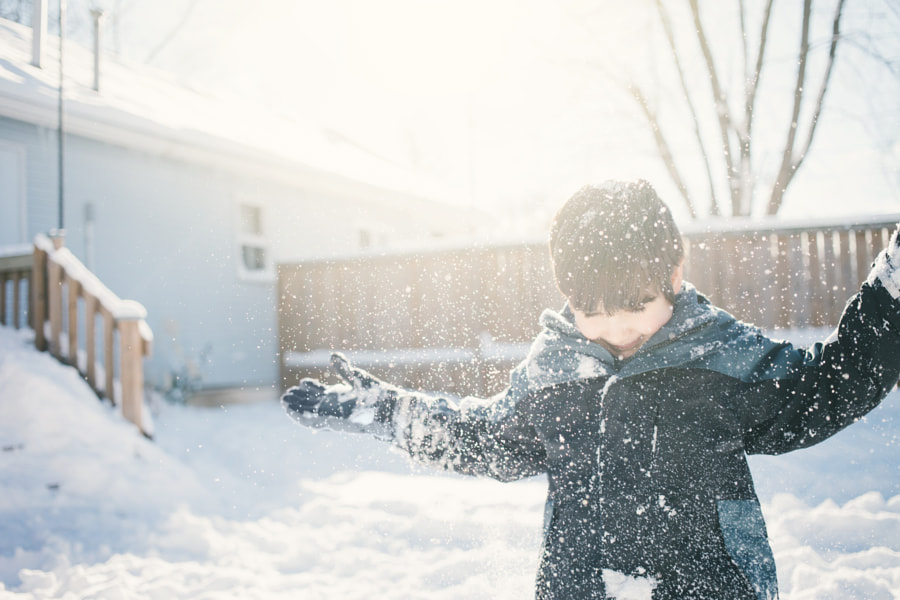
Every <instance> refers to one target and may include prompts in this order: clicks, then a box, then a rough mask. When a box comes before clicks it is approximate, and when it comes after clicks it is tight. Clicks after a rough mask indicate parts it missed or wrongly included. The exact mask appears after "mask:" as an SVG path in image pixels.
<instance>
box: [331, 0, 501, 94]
mask: <svg viewBox="0 0 900 600" xmlns="http://www.w3.org/2000/svg"><path fill="white" fill-rule="evenodd" d="M515 14H516V10H515V7H514V5H513V4H512V3H511V2H508V1H503V2H489V3H485V2H479V1H478V0H456V1H453V2H451V1H446V0H440V1H433V2H422V1H421V0H391V2H389V3H382V2H377V3H376V2H369V1H367V0H355V1H354V2H352V3H351V5H350V10H349V11H348V13H347V15H346V16H347V26H348V29H349V33H350V36H351V43H352V45H353V48H352V52H353V55H354V57H355V59H356V61H357V64H358V67H359V68H360V71H361V72H360V75H361V76H362V77H365V78H368V79H370V80H371V81H372V82H373V83H374V84H375V85H377V86H379V87H382V88H384V89H385V91H388V92H392V93H400V94H405V95H413V96H423V97H448V96H449V97H453V96H465V95H467V94H469V93H471V92H472V91H473V90H474V89H477V88H478V87H479V86H481V85H483V84H484V83H485V81H486V79H487V78H489V77H490V76H491V75H492V73H494V72H495V71H496V70H497V69H499V68H501V67H502V64H503V63H504V62H505V61H507V60H509V59H510V58H511V56H512V53H513V52H515V51H516V48H515V47H514V46H515V44H516V42H515V39H514V34H515V32H514V15H515Z"/></svg>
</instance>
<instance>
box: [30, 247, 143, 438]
mask: <svg viewBox="0 0 900 600" xmlns="http://www.w3.org/2000/svg"><path fill="white" fill-rule="evenodd" d="M32 268H33V273H32V277H31V281H32V286H31V301H32V308H31V318H30V321H31V324H32V327H33V328H34V343H35V346H36V347H37V348H38V349H39V350H42V351H49V352H50V354H52V355H53V356H55V357H56V358H57V359H59V360H60V361H62V362H65V363H67V364H70V365H72V366H74V367H76V368H77V369H78V371H79V372H80V373H81V374H82V375H83V376H84V378H85V379H86V380H87V382H88V384H90V386H91V387H92V388H93V389H94V390H95V391H96V392H97V393H98V394H101V395H103V396H105V397H107V398H108V399H109V400H110V401H111V402H113V403H114V404H116V405H118V406H121V408H122V415H123V416H124V417H125V418H126V419H128V420H129V421H131V422H132V423H134V424H135V425H137V427H138V428H139V429H140V430H141V431H142V432H143V433H144V434H145V435H149V432H148V429H147V428H145V427H144V423H143V417H142V413H143V399H144V365H143V359H144V357H145V356H149V354H150V351H151V348H152V344H153V333H152V332H151V331H150V327H149V326H148V325H147V322H146V321H145V318H146V317H147V311H146V310H145V309H144V307H143V306H142V305H141V304H139V303H138V302H135V301H134V300H122V299H120V298H119V297H118V296H116V295H115V294H114V293H112V292H111V291H110V290H109V288H107V287H106V286H105V285H103V283H102V282H100V280H99V279H97V277H96V276H95V275H94V274H93V273H91V272H90V271H89V270H88V269H87V268H86V267H85V266H84V265H83V264H82V263H81V261H79V260H78V259H77V258H76V257H75V255H74V254H72V253H71V252H70V251H69V250H68V249H67V248H64V247H63V246H62V238H60V237H56V238H53V239H51V238H49V237H47V236H45V235H38V236H37V237H36V238H35V240H34V257H33V264H32ZM98 317H99V321H100V330H101V335H100V336H99V337H98V336H97V329H98V327H97V321H98ZM82 331H83V334H84V336H83V338H82V337H81V335H79V334H80V333H81V332H82ZM117 342H118V343H117ZM101 355H102V360H98V356H101ZM117 371H118V379H117V378H116V374H117Z"/></svg>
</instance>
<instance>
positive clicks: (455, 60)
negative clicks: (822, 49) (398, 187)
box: [70, 0, 900, 216]
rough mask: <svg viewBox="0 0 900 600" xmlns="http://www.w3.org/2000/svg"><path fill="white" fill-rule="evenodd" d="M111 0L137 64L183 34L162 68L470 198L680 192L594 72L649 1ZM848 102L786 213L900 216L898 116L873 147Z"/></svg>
mask: <svg viewBox="0 0 900 600" xmlns="http://www.w3.org/2000/svg"><path fill="white" fill-rule="evenodd" d="M76 1H77V0H70V6H72V5H73V3H74V2H76ZM864 1H865V2H869V3H871V2H879V1H880V0H864ZM105 2H106V4H107V5H108V7H109V8H113V9H114V8H116V7H117V8H118V10H119V11H120V14H121V17H120V20H119V26H118V30H117V32H116V33H114V34H111V36H110V37H111V38H112V40H113V41H115V43H116V44H117V45H118V47H119V48H120V50H121V51H122V52H123V53H124V54H126V55H130V57H131V58H135V59H144V58H146V56H147V55H148V54H149V52H150V51H151V50H152V49H153V48H155V47H156V46H157V45H158V44H159V42H160V40H161V39H164V38H165V36H166V34H167V33H170V32H172V31H177V35H176V36H174V38H173V41H172V42H171V43H170V44H169V45H168V46H166V47H165V48H164V49H163V50H161V51H159V52H158V53H157V54H156V55H155V58H154V60H153V64H155V65H156V66H159V67H162V68H167V69H172V70H176V71H178V72H180V73H181V74H182V75H184V76H186V77H187V78H188V79H189V80H191V81H194V82H195V83H198V84H204V85H213V86H222V87H226V88H228V89H230V90H232V91H237V92H239V93H241V94H245V95H250V96H255V97H258V98H262V99H264V100H265V101H266V102H268V103H271V104H272V105H273V106H276V107H279V108H281V109H284V110H291V111H298V112H300V113H302V114H304V115H306V116H307V117H308V118H310V119H311V120H318V121H320V122H322V123H324V124H327V125H329V126H331V127H334V128H336V129H339V130H341V131H343V132H346V133H347V134H349V135H351V136H353V137H355V138H356V139H358V140H359V141H360V143H361V144H362V145H364V146H367V147H369V148H372V149H373V151H376V152H377V153H379V154H381V155H384V156H385V157H387V158H389V159H392V160H394V161H396V162H399V163H401V164H408V165H411V166H412V167H414V168H418V169H421V170H422V171H424V172H426V173H428V174H430V175H432V176H434V177H435V178H437V179H439V180H441V181H443V182H444V183H446V184H447V185H448V186H449V187H451V188H453V189H454V190H456V193H457V195H458V196H459V197H460V202H461V203H463V204H478V205H479V206H481V207H483V208H485V207H486V208H494V209H496V210H513V209H514V210H517V211H521V210H522V208H523V207H524V208H525V209H526V210H532V209H541V210H543V211H545V212H546V211H550V210H553V209H555V207H556V206H558V205H559V204H560V203H561V202H562V201H563V200H564V199H565V198H566V197H567V196H568V195H570V194H571V193H572V192H573V191H574V190H575V189H576V188H577V187H579V186H580V185H582V184H584V183H587V182H592V181H599V180H603V179H606V178H632V177H644V178H647V179H649V180H650V181H651V182H653V183H654V185H655V186H656V187H657V188H658V189H659V190H660V192H661V193H662V194H663V196H664V197H666V198H670V199H671V200H672V203H673V204H675V202H677V196H676V195H675V193H674V188H672V184H671V183H670V182H669V180H668V178H667V176H666V173H665V171H664V170H663V169H662V168H661V166H660V165H659V164H658V161H656V160H655V158H654V154H653V146H652V139H651V138H650V137H649V134H648V133H647V132H646V131H645V130H642V129H638V128H636V126H635V121H634V120H633V118H632V117H629V116H628V113H627V112H626V111H623V110H622V106H623V104H622V103H621V99H620V98H619V99H617V97H616V94H615V93H611V88H610V87H609V86H608V85H605V84H604V83H603V78H602V77H601V76H600V75H599V70H598V69H597V66H598V65H599V66H600V67H601V68H602V69H605V70H609V71H615V72H618V73H621V72H623V71H629V66H628V65H629V64H630V62H631V61H632V60H634V62H635V64H637V61H638V59H639V58H642V57H643V56H644V55H645V54H646V50H647V48H648V47H649V46H648V44H649V35H648V31H649V25H648V17H647V13H646V7H644V8H643V9H642V8H640V7H641V6H643V4H642V3H621V2H605V3H600V4H599V5H597V4H588V5H586V4H584V3H581V8H578V4H579V3H578V2H576V1H570V2H562V1H559V2H554V1H552V0H521V1H513V0H382V1H379V2H372V1H371V0H332V1H329V2H322V1H321V0H315V1H313V0H266V1H265V2H260V3H256V4H255V5H254V7H253V9H252V12H248V11H250V9H248V8H247V3H246V2H239V1H238V0H196V3H195V4H194V5H191V3H190V0H157V1H155V2H152V3H151V2H146V1H142V0H105ZM94 3H95V4H100V2H94ZM702 4H703V3H701V5H702ZM853 4H854V6H855V5H856V4H859V3H858V2H857V3H853ZM191 6H193V7H192V8H191ZM584 6H593V7H594V8H593V9H589V10H585V8H584ZM70 10H72V9H70ZM185 15H186V17H187V18H186V20H185V21H184V24H183V26H182V27H181V28H180V29H177V26H178V23H179V22H180V21H181V19H182V17H183V16H185ZM782 18H784V17H782ZM717 22H720V21H717ZM598 24H602V26H603V27H604V29H605V33H604V34H603V35H598V34H597V33H596V31H597V28H596V27H597V25H598ZM112 25H113V23H108V24H107V26H108V27H110V28H111V30H112V29H113V28H112ZM111 43H112V42H111ZM584 59H586V60H587V61H589V62H590V63H591V64H590V65H588V64H586V61H585V60H584ZM641 64H645V65H646V64H648V63H646V62H645V63H641ZM650 64H651V70H648V68H647V67H642V69H643V70H642V71H640V73H639V76H640V77H644V78H646V77H650V78H651V79H653V78H659V77H663V76H664V69H665V67H664V66H661V65H659V64H653V63H650ZM630 69H631V71H632V72H634V71H635V69H636V67H631V68H630ZM843 84H844V85H845V87H847V88H852V87H853V86H856V87H859V85H860V84H859V80H858V79H857V80H853V79H852V78H851V79H845V80H844V81H843ZM896 88H897V86H896V82H894V85H893V87H889V88H888V89H891V90H896ZM844 95H845V96H846V93H844ZM833 96H834V97H835V98H836V99H837V98H840V96H839V95H838V94H837V93H835V94H833ZM876 96H877V94H865V95H864V97H868V99H869V100H867V101H871V99H872V98H874V97H876ZM890 98H895V96H894V95H891V96H890ZM841 102H842V104H843V105H842V106H839V107H838V110H837V111H835V113H834V114H835V115H836V116H835V118H834V120H833V121H830V122H824V123H823V125H822V126H821V127H820V129H819V131H818V133H817V140H816V143H817V145H816V146H814V149H813V150H814V155H812V156H814V157H815V158H816V160H808V161H807V163H806V164H805V165H804V167H803V170H802V171H801V174H800V175H799V176H798V178H797V181H795V182H794V183H793V184H792V185H793V188H792V191H793V193H792V195H791V196H789V201H788V203H787V205H786V206H785V209H784V212H783V214H785V215H791V214H793V215H794V216H799V215H803V214H808V212H809V210H810V208H812V207H814V208H815V210H817V211H820V212H821V211H822V210H825V209H827V210H828V211H830V212H833V213H847V212H857V213H858V212H860V211H862V212H869V213H885V212H897V211H900V193H898V192H897V191H896V190H897V185H896V184H897V183H898V180H900V167H898V164H900V150H898V144H897V142H896V135H895V134H891V135H893V137H891V135H885V133H884V131H893V132H897V131H900V115H898V112H897V110H896V108H888V109H886V108H885V106H884V103H882V105H878V104H877V103H875V104H873V105H872V106H869V107H866V109H864V110H863V111H862V112H863V113H865V112H866V110H869V112H870V114H881V113H878V111H882V112H884V111H887V112H886V113H884V114H886V115H887V116H888V117H889V118H888V119H887V121H885V120H884V119H880V121H878V122H879V127H883V130H882V131H881V133H880V134H879V135H878V136H876V137H878V142H879V143H878V144H875V143H873V142H872V141H871V137H866V136H867V135H868V136H871V135H872V133H873V131H872V130H873V123H872V122H869V123H862V122H861V121H860V119H859V118H857V117H856V116H854V115H850V114H848V110H846V107H848V106H851V105H855V106H856V107H859V106H860V102H861V100H860V99H859V97H857V96H853V97H845V98H844V99H843V100H842V101H841ZM889 105H890V106H895V102H893V101H891V102H890V104H889ZM629 108H630V109H633V107H632V106H629ZM867 128H868V129H867ZM891 140H893V141H891ZM694 175H696V176H699V177H702V176H703V173H701V172H700V171H699V170H698V171H697V172H696V173H695V174H694ZM848 198H852V199H853V200H852V202H848V201H847V199H848ZM675 208H676V210H678V207H675Z"/></svg>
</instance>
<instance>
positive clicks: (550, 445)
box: [391, 277, 900, 600]
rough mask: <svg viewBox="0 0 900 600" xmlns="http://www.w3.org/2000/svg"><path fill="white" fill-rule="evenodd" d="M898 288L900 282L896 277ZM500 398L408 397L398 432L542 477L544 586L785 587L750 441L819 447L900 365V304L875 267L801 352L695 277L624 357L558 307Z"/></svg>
mask: <svg viewBox="0 0 900 600" xmlns="http://www.w3.org/2000/svg"><path fill="white" fill-rule="evenodd" d="M888 287H889V286H888ZM541 325H542V331H541V333H540V334H539V335H538V337H537V338H536V340H535V342H534V344H533V345H532V348H531V351H530V353H529V355H528V357H527V358H526V359H525V360H524V361H523V362H522V364H520V365H519V366H518V367H517V368H516V369H515V370H514V371H513V373H512V377H511V383H510V387H509V388H508V389H507V390H505V391H504V392H503V393H501V394H499V395H497V396H495V397H494V398H491V399H489V400H477V399H473V398H467V399H463V400H462V401H460V402H454V401H453V400H450V399H447V398H434V397H427V396H425V395H422V394H416V393H412V392H410V393H408V394H401V397H400V399H399V401H398V402H397V404H396V407H395V408H394V413H393V415H392V417H391V419H392V424H393V428H392V429H393V443H394V444H395V445H396V446H398V447H400V448H402V449H403V450H405V451H406V452H408V453H409V454H410V455H411V456H412V457H413V458H415V459H416V460H419V461H422V462H425V463H429V464H431V465H435V466H438V467H440V468H444V469H448V470H453V471H456V472H460V473H466V474H473V475H486V476H490V477H493V478H496V479H499V480H503V481H511V480H516V479H520V478H523V477H528V476H532V475H537V474H546V476H547V478H548V484H549V485H548V488H549V489H548V493H547V503H546V510H545V523H544V539H543V546H542V551H541V552H542V554H541V562H540V568H539V572H538V576H537V592H536V596H537V598H539V599H547V600H549V599H553V600H561V599H578V600H582V599H586V598H612V597H616V596H617V595H619V594H620V592H621V586H622V585H629V586H631V589H638V588H640V587H641V586H643V588H644V589H645V591H646V593H647V595H649V593H650V590H651V589H652V590H653V592H652V598H654V599H657V600H663V599H666V600H669V599H671V600H675V599H678V600H684V599H688V598H692V599H716V600H721V599H747V600H757V599H763V598H776V597H777V582H776V574H775V564H774V560H773V556H772V551H771V549H770V547H769V543H768V538H767V533H766V528H765V523H764V521H763V516H762V512H761V510H760V505H759V501H758V499H757V496H756V493H755V491H754V486H753V481H752V478H751V475H750V471H749V469H748V466H747V459H746V456H747V455H748V454H755V453H759V454H779V453H783V452H788V451H790V450H795V449H798V448H804V447H807V446H811V445H813V444H816V443H818V442H820V441H822V440H824V439H827V438H828V437H829V436H831V435H833V434H834V433H836V432H838V431H840V430H841V429H843V428H844V427H846V426H847V425H849V424H851V423H853V422H854V421H856V420H858V419H859V418H860V417H862V416H863V415H865V414H866V413H867V412H868V411H870V410H871V409H872V408H874V407H875V406H876V405H877V404H878V403H879V402H880V401H881V400H882V398H883V397H884V396H885V395H886V394H887V392H888V390H890V389H891V388H892V387H893V386H894V385H895V383H896V382H897V379H898V376H900V300H898V299H897V298H896V297H893V296H892V294H891V293H889V291H888V289H887V288H886V286H885V285H883V284H882V282H881V281H880V280H879V279H878V278H877V277H874V278H870V280H869V281H868V282H866V283H865V284H863V286H862V288H861V290H860V292H859V293H858V294H856V295H855V296H854V297H853V298H852V299H851V300H850V301H849V302H848V304H847V306H846V307H845V310H844V314H843V316H842V318H841V321H840V325H839V327H838V329H837V331H836V332H835V334H834V335H832V337H831V338H829V339H828V340H827V341H825V342H822V343H817V344H815V345H813V346H811V347H809V348H805V349H801V348H795V347H794V346H793V345H791V344H790V343H787V342H783V341H775V340H772V339H769V338H767V337H766V336H764V335H763V334H762V333H761V332H760V331H759V330H758V329H756V328H754V327H752V326H750V325H747V324H745V323H742V322H740V321H737V320H735V319H734V318H733V317H732V316H730V315H729V314H727V313H726V312H724V311H722V310H720V309H718V308H716V307H714V306H713V305H712V304H710V303H709V301H708V300H707V299H706V298H704V297H703V296H702V295H701V294H699V293H697V291H696V290H695V289H694V288H693V287H692V286H690V285H689V284H685V286H684V287H683V288H682V290H681V291H680V293H679V294H678V296H677V297H676V301H675V306H674V311H673V316H672V318H671V320H670V321H669V322H668V323H667V324H666V325H665V326H664V327H663V328H662V329H661V330H660V331H659V332H657V333H656V334H655V335H654V336H653V337H652V338H651V339H649V340H648V341H647V342H646V343H645V344H644V345H643V346H642V347H641V348H640V350H639V351H638V352H637V353H636V354H635V355H634V356H633V357H631V358H629V359H626V360H616V358H615V357H613V356H612V355H611V354H610V353H609V352H608V351H607V350H606V349H604V348H603V347H602V346H600V345H598V344H595V343H592V342H590V341H588V340H587V339H585V338H584V337H583V336H582V335H581V334H580V333H579V332H578V330H577V329H576V328H575V326H574V324H573V318H572V314H571V311H569V309H568V308H564V309H563V310H562V311H561V312H558V313H557V312H552V311H546V312H545V313H544V314H543V315H542V316H541Z"/></svg>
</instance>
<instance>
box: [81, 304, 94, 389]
mask: <svg viewBox="0 0 900 600" xmlns="http://www.w3.org/2000/svg"><path fill="white" fill-rule="evenodd" d="M82 291H83V293H84V347H85V355H86V356H85V360H86V362H85V366H84V367H85V368H84V376H85V379H87V382H88V385H90V386H91V387H92V388H94V389H95V390H96V389H97V297H96V296H95V295H94V294H92V293H91V292H89V291H87V290H82Z"/></svg>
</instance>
